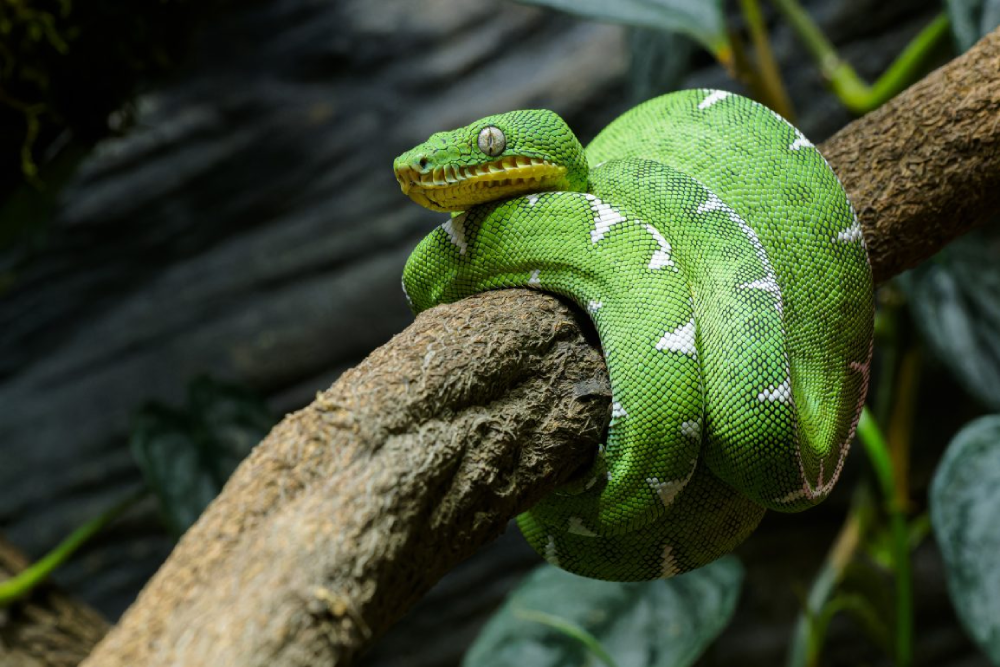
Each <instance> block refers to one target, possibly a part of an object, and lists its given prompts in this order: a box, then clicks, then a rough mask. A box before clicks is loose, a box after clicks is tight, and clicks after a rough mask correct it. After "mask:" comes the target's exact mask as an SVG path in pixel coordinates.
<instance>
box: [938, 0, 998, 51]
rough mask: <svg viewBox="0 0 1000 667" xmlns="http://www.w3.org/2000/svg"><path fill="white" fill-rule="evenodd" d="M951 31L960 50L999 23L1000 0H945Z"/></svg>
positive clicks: (965, 49)
mask: <svg viewBox="0 0 1000 667" xmlns="http://www.w3.org/2000/svg"><path fill="white" fill-rule="evenodd" d="M945 6H946V8H947V11H948V18H949V19H951V31H952V33H953V34H954V35H955V42H956V43H957V44H958V48H959V49H960V50H962V51H967V50H968V49H969V47H971V46H972V45H973V44H975V43H976V42H978V41H979V39H980V38H981V37H982V36H983V35H985V34H986V33H988V32H992V31H993V29H994V28H996V27H997V26H998V25H1000V0H945Z"/></svg>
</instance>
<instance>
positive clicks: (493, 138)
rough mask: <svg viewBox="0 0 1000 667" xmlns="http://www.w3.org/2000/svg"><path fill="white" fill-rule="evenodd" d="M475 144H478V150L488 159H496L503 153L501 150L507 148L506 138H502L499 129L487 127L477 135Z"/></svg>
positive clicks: (491, 126)
mask: <svg viewBox="0 0 1000 667" xmlns="http://www.w3.org/2000/svg"><path fill="white" fill-rule="evenodd" d="M477 143H478V144H479V150H481V151H482V152H484V153H486V154H487V155H489V156H490V157H496V156H497V155H500V153H503V149H504V148H506V147H507V138H506V137H505V136H503V132H502V131H501V130H500V128H499V127H494V126H493V125H487V126H486V127H484V128H483V129H482V131H481V132H480V133H479V140H478V142H477Z"/></svg>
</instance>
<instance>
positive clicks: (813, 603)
mask: <svg viewBox="0 0 1000 667" xmlns="http://www.w3.org/2000/svg"><path fill="white" fill-rule="evenodd" d="M861 493H863V490H862V488H861V487H859V488H858V489H856V490H855V494H854V499H853V501H852V503H851V511H850V512H849V513H848V515H847V519H846V520H845V521H844V523H843V525H842V526H841V527H840V532H839V533H838V534H837V538H836V539H835V540H834V542H833V546H831V547H830V551H829V552H828V553H827V556H826V561H824V563H823V567H822V568H821V569H820V571H819V573H818V574H817V575H816V578H815V579H813V583H812V586H811V587H810V588H809V596H808V597H807V598H806V602H805V608H804V609H803V610H802V612H801V613H800V614H799V618H798V620H797V621H796V623H795V629H794V631H793V634H792V642H791V647H790V648H789V651H788V661H787V666H788V667H807V666H808V667H812V665H813V658H814V656H815V652H816V651H815V648H816V647H815V643H816V642H817V641H820V640H819V639H817V638H815V637H814V633H813V632H812V630H813V627H814V619H815V618H816V617H817V615H818V614H819V613H820V611H821V610H822V609H823V607H824V605H826V602H827V600H829V599H830V597H831V596H832V595H833V592H834V590H836V588H837V584H838V583H839V582H840V578H841V576H843V573H844V570H845V569H846V568H847V565H848V563H850V562H851V559H852V558H853V557H854V554H855V553H856V552H857V550H858V547H859V546H860V544H861V538H862V536H863V535H864V532H865V527H864V525H863V522H862V512H861V511H860V506H861V505H862V498H861V496H860V495H859V494H861Z"/></svg>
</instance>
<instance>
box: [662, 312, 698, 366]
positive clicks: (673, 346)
mask: <svg viewBox="0 0 1000 667" xmlns="http://www.w3.org/2000/svg"><path fill="white" fill-rule="evenodd" d="M695 331H696V329H695V323H694V316H693V315H692V316H691V321H690V322H688V323H687V324H682V325H681V326H679V327H677V328H676V329H674V330H673V331H668V332H666V333H665V334H663V338H661V339H660V342H658V343H657V344H656V349H657V350H660V351H663V350H669V351H670V352H680V353H681V354H687V355H690V356H692V357H697V356H698V349H697V348H696V347H695Z"/></svg>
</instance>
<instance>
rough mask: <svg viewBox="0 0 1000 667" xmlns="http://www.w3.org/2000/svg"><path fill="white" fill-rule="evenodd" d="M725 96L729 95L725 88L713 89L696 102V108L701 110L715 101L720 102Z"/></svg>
mask: <svg viewBox="0 0 1000 667" xmlns="http://www.w3.org/2000/svg"><path fill="white" fill-rule="evenodd" d="M727 97H729V93H728V92H726V91H725V90H713V91H712V92H710V93H709V94H708V96H707V97H706V98H705V99H703V100H702V101H701V102H699V103H698V108H699V109H702V110H704V109H707V108H708V107H710V106H712V105H713V104H715V103H716V102H721V101H722V100H724V99H726V98H727Z"/></svg>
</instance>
